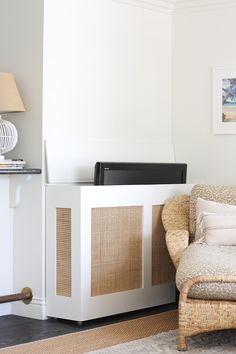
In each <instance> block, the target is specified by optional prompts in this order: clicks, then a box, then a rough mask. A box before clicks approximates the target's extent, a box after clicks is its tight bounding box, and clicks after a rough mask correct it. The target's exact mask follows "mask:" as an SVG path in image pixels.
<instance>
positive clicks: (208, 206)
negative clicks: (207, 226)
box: [195, 198, 236, 241]
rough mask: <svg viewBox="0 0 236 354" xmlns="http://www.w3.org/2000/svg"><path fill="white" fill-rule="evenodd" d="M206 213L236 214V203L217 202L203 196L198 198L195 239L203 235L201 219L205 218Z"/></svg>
mask: <svg viewBox="0 0 236 354" xmlns="http://www.w3.org/2000/svg"><path fill="white" fill-rule="evenodd" d="M204 213H214V214H222V215H235V216H236V205H231V204H224V203H216V202H212V201H210V200H205V199H202V198H197V203H196V233H195V241H196V240H198V239H199V238H200V237H202V236H203V235H202V230H201V226H202V225H201V221H203V219H204V218H202V216H203V215H204Z"/></svg>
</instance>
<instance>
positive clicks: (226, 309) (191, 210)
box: [162, 185, 236, 350]
mask: <svg viewBox="0 0 236 354" xmlns="http://www.w3.org/2000/svg"><path fill="white" fill-rule="evenodd" d="M198 197H201V198H203V199H207V200H212V201H216V202H220V203H225V204H236V187H224V186H209V185H196V186H195V187H194V188H193V190H192V193H191V196H190V198H189V197H188V196H178V197H174V198H172V199H171V200H169V201H168V202H167V203H166V204H165V206H164V208H163V212H162V220H163V225H164V228H165V230H166V241H167V247H168V250H169V253H170V255H171V258H172V260H173V263H174V265H175V267H176V268H177V267H178V264H179V261H180V258H181V255H182V253H183V252H184V250H185V249H186V248H187V247H188V243H189V232H190V234H191V235H192V234H193V233H194V232H195V229H196V226H195V224H196V200H197V198H198ZM187 219H188V220H187ZM190 240H191V238H190ZM219 273H220V269H219ZM217 282H219V283H236V276H234V275H230V276H227V275H225V274H224V275H222V274H219V275H201V274H199V275H197V276H194V277H193V278H191V279H189V280H187V281H186V282H185V283H184V285H183V286H182V288H181V291H180V300H179V340H178V349H179V350H187V343H186V337H188V336H192V335H195V334H198V333H202V332H208V331H213V330H219V329H236V301H232V300H213V299H207V300H205V299H193V298H190V297H189V291H190V289H191V288H192V287H193V286H196V285H197V284H200V283H217Z"/></svg>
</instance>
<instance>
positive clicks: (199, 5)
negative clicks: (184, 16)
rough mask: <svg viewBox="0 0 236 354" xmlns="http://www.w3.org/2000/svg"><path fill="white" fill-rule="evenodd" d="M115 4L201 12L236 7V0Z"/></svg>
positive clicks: (129, 0)
mask: <svg viewBox="0 0 236 354" xmlns="http://www.w3.org/2000/svg"><path fill="white" fill-rule="evenodd" d="M112 1H114V2H118V3H122V4H126V5H131V6H136V7H141V8H144V9H148V10H152V11H156V12H160V13H165V14H179V13H183V12H199V11H208V10H217V9H224V8H229V7H235V6H236V1H235V0H112Z"/></svg>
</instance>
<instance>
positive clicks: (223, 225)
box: [198, 213, 236, 246]
mask: <svg viewBox="0 0 236 354" xmlns="http://www.w3.org/2000/svg"><path fill="white" fill-rule="evenodd" d="M199 228H200V230H201V233H202V237H201V238H200V239H199V240H198V242H200V243H206V244H208V245H225V246H236V215H226V214H214V213H202V214H201V222H200V224H199Z"/></svg>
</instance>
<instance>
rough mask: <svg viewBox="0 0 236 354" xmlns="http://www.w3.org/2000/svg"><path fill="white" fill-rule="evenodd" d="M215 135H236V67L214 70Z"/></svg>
mask: <svg viewBox="0 0 236 354" xmlns="http://www.w3.org/2000/svg"><path fill="white" fill-rule="evenodd" d="M213 134H236V66H229V67H215V68H213Z"/></svg>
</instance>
